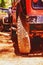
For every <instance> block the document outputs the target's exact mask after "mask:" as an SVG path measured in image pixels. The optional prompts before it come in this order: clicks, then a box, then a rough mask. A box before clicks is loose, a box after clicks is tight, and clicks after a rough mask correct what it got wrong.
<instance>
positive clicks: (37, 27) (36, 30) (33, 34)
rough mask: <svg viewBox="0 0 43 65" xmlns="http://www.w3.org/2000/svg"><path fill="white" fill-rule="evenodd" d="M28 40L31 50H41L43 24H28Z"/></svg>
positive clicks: (42, 45) (42, 49)
mask: <svg viewBox="0 0 43 65" xmlns="http://www.w3.org/2000/svg"><path fill="white" fill-rule="evenodd" d="M30 40H31V48H32V51H33V52H34V51H36V52H37V51H39V52H40V51H43V24H31V25H30Z"/></svg>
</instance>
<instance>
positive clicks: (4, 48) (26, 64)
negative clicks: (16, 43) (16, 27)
mask: <svg viewBox="0 0 43 65" xmlns="http://www.w3.org/2000/svg"><path fill="white" fill-rule="evenodd" d="M6 37H7V38H6ZM6 39H7V40H6ZM40 54H41V53H40ZM31 55H32V54H31ZM0 65H43V57H25V56H24V57H23V56H17V55H16V54H15V53H14V48H13V42H12V40H11V39H10V36H9V35H8V34H7V33H6V34H4V33H1V32H0Z"/></svg>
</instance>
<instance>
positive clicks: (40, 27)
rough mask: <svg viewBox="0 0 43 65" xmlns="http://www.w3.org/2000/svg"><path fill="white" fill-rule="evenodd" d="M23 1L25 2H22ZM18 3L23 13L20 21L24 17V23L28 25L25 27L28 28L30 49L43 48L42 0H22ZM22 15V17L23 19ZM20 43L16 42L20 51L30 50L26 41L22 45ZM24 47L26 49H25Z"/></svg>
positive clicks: (28, 51)
mask: <svg viewBox="0 0 43 65" xmlns="http://www.w3.org/2000/svg"><path fill="white" fill-rule="evenodd" d="M23 2H25V3H24V4H23ZM20 5H21V7H22V14H23V15H22V16H20V19H21V21H23V20H24V21H25V19H26V21H25V22H24V24H25V23H27V24H28V25H29V28H28V26H27V28H28V30H29V36H30V44H31V46H30V47H31V50H34V51H36V50H38V49H39V50H43V44H42V43H43V0H24V1H23V0H22V2H21V4H20ZM19 14H20V15H21V12H20V9H19V13H18V16H19ZM22 17H24V19H23V18H22ZM24 24H23V26H24ZM25 27H26V25H25ZM25 27H24V28H25ZM35 40H36V42H35ZM39 40H40V41H39ZM19 41H20V40H19ZM28 41H29V40H28ZM21 43H22V42H21ZM21 43H18V47H19V51H20V52H21V53H30V51H31V50H30V49H29V46H28V43H25V42H24V43H23V44H22V45H21ZM19 44H20V45H19ZM24 45H25V46H24ZM24 47H25V48H24ZM20 49H21V50H20ZM26 49H28V50H27V51H26ZM23 51H24V52H23Z"/></svg>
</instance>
